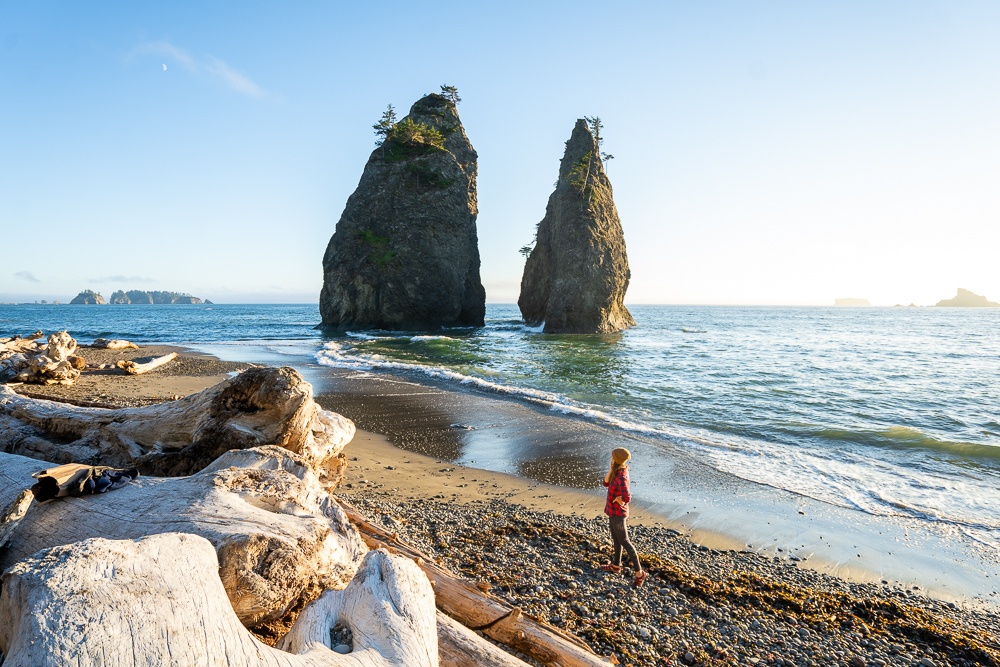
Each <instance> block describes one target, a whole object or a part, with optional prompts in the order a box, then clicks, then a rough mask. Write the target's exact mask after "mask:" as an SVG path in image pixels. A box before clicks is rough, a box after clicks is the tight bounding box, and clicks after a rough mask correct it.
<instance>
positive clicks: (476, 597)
mask: <svg viewBox="0 0 1000 667" xmlns="http://www.w3.org/2000/svg"><path fill="white" fill-rule="evenodd" d="M340 504H341V506H342V507H343V508H344V509H345V511H346V512H347V516H348V518H349V519H350V520H351V522H352V523H354V524H355V525H356V526H357V527H358V529H359V530H360V531H361V534H362V536H363V538H364V540H365V543H366V544H368V546H370V547H372V548H379V547H387V548H389V549H391V550H393V552H394V553H399V554H401V555H404V556H407V557H409V558H412V559H414V561H415V562H416V563H417V565H418V566H420V569H422V570H423V571H424V573H425V574H426V575H427V578H428V579H430V580H431V583H432V584H433V585H434V594H435V598H436V601H437V606H438V608H439V609H440V610H441V611H443V612H444V613H446V614H447V615H448V616H451V617H452V618H454V619H455V620H457V621H459V622H460V623H462V624H463V625H465V626H467V627H469V628H478V629H481V630H482V632H483V634H485V635H487V636H488V637H490V638H491V639H495V640H496V641H498V642H500V643H502V644H506V645H507V646H510V647H512V648H514V649H516V650H518V651H520V652H521V653H524V654H525V655H528V656H531V657H532V658H534V659H535V660H538V661H539V662H541V663H542V664H544V665H553V667H555V666H559V667H606V666H607V665H609V664H612V663H610V662H609V661H608V660H607V659H605V658H602V657H600V656H598V655H596V654H595V653H594V652H593V651H592V650H591V649H590V647H588V646H587V645H586V644H584V643H583V642H582V641H581V640H580V639H578V638H576V637H573V636H572V635H569V634H566V633H564V632H562V631H561V630H559V629H557V628H555V627H553V626H551V625H548V624H547V623H543V622H542V621H539V620H537V619H534V618H532V617H530V616H527V615H525V614H524V613H522V612H521V610H520V609H519V608H517V607H511V606H510V605H509V604H507V603H506V602H504V601H503V600H500V599H499V598H497V597H495V596H493V595H490V594H488V593H485V592H483V591H481V590H479V589H478V588H477V587H476V586H475V585H474V584H473V583H472V582H470V581H467V580H464V579H460V578H458V577H456V576H455V575H454V574H452V573H451V572H449V571H448V570H446V569H444V568H442V567H441V566H439V565H437V564H436V563H434V561H433V560H431V559H430V558H428V557H427V556H426V555H425V554H423V553H421V552H420V551H419V550H417V549H415V548H414V547H412V546H410V545H408V544H406V543H405V542H402V541H401V540H400V539H399V538H398V536H396V535H394V534H391V533H389V532H387V531H385V530H383V529H381V528H379V527H378V526H375V525H373V524H371V523H370V522H368V521H367V520H366V519H365V518H364V517H363V516H361V515H360V514H359V513H358V512H357V510H355V509H354V508H353V507H351V506H350V505H349V504H347V503H345V502H344V501H340Z"/></svg>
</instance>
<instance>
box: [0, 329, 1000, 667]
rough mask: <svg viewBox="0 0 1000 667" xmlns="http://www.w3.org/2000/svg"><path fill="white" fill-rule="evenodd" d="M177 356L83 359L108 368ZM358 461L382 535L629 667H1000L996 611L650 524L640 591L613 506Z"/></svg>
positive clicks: (115, 391) (359, 444) (102, 392)
mask: <svg viewBox="0 0 1000 667" xmlns="http://www.w3.org/2000/svg"><path fill="white" fill-rule="evenodd" d="M166 349H167V348H160V347H145V348H143V349H141V350H139V351H132V352H126V353H121V352H108V351H96V350H84V351H83V354H84V356H85V357H86V358H87V359H88V363H93V364H94V365H98V366H99V365H100V364H106V363H110V362H112V361H115V360H117V359H118V358H124V357H125V356H135V357H140V356H150V355H154V354H162V353H163V351H164V350H166ZM169 349H170V350H173V349H175V348H169ZM104 357H107V359H105V358H104ZM248 365H249V364H245V363H242V364H237V363H231V362H223V361H219V360H218V359H215V358H214V357H211V356H208V355H200V354H191V353H188V352H185V353H182V355H181V357H180V358H179V359H178V360H177V363H176V364H170V365H167V366H165V367H163V368H161V369H157V370H156V371H153V372H151V373H149V374H148V375H144V376H141V377H128V376H123V375H120V374H118V373H116V372H114V371H113V370H111V369H109V368H104V369H100V368H96V369H92V370H90V371H87V372H85V373H84V374H83V376H81V379H80V381H79V382H78V383H77V384H76V385H74V386H73V387H69V388H64V387H48V388H38V387H28V386H19V387H15V388H16V389H17V390H18V391H23V392H24V393H27V394H34V395H39V397H43V396H44V397H49V398H54V399H63V400H65V399H69V400H72V401H75V402H78V403H92V404H95V405H97V404H100V405H109V406H122V405H142V404H147V403H150V402H157V401H163V400H171V399H173V398H175V397H178V396H183V395H186V394H188V393H192V392H195V391H199V390H201V389H204V388H206V387H208V386H211V385H213V384H215V383H216V382H218V381H221V380H222V379H225V378H226V377H227V374H229V373H233V372H237V371H239V370H241V369H242V368H245V367H247V366H248ZM327 407H331V409H332V408H333V406H327ZM345 453H346V454H347V456H348V458H349V467H348V472H347V476H346V477H345V479H344V482H343V484H342V485H341V487H340V488H339V489H338V490H337V495H339V496H340V497H341V498H343V499H344V500H346V501H347V502H349V503H351V504H352V505H354V506H355V507H357V508H358V509H359V510H360V511H361V513H362V514H364V515H365V516H367V517H368V518H369V520H370V521H372V522H373V523H376V524H379V525H381V526H383V527H384V528H386V529H387V530H389V531H391V532H394V533H397V534H398V535H399V537H400V539H402V540H404V541H406V542H408V543H409V544H411V545H413V546H414V547H416V548H418V549H420V550H421V551H423V552H424V553H425V554H427V556H428V557H429V558H432V559H434V560H435V561H437V562H438V563H440V564H441V565H443V566H445V567H447V568H448V569H450V570H452V571H453V572H455V573H457V574H459V575H461V576H464V577H466V578H469V579H470V580H473V581H475V582H477V583H479V584H480V587H481V588H488V589H489V590H490V591H491V592H492V593H493V594H494V595H497V596H499V597H501V598H502V599H504V600H505V601H506V602H508V603H509V604H511V605H513V606H516V607H519V608H520V609H522V610H523V612H524V613H526V614H530V615H532V616H534V617H536V618H538V619H541V620H544V621H546V622H548V623H550V624H552V625H554V626H556V627H558V628H561V629H563V630H565V631H566V632H569V633H571V634H573V635H576V636H578V637H579V638H581V639H582V640H583V641H584V642H586V643H587V644H588V645H589V646H590V647H591V648H592V649H593V650H594V651H595V652H596V653H598V654H600V655H603V656H608V657H609V658H612V657H613V660H614V661H617V662H618V663H620V664H624V665H635V666H639V665H642V666H646V665H650V666H652V665H778V666H783V665H804V666H811V665H830V666H833V665H839V666H850V667H867V666H869V665H878V666H880V667H881V666H884V665H921V666H923V667H932V666H936V665H998V664H1000V645H998V641H997V637H998V636H1000V616H998V614H997V613H996V611H995V610H994V609H992V608H989V607H985V606H982V605H972V604H956V603H955V602H949V601H944V600H940V599H935V598H932V597H928V596H925V595H923V594H922V592H921V591H920V590H919V589H913V588H911V587H903V586H900V585H891V584H888V583H879V582H877V581H849V580H847V579H844V578H841V577H837V576H832V575H829V574H824V573H821V572H818V571H816V570H814V569H811V568H810V567H809V563H807V562H803V561H797V560H794V559H792V558H789V557H787V556H786V557H779V556H774V555H771V554H762V553H758V552H756V551H755V550H753V549H752V545H739V544H735V543H732V542H731V541H729V542H727V541H725V540H721V539H720V540H712V539H703V538H707V537H710V536H705V535H691V534H685V533H682V532H679V531H678V530H676V529H674V528H673V527H671V526H670V525H669V522H667V521H666V520H663V519H662V517H659V516H657V515H656V514H654V513H651V512H648V511H645V510H642V509H641V508H637V511H636V512H634V515H633V517H632V518H631V519H630V526H631V534H632V539H633V542H634V543H635V545H636V547H637V549H638V550H639V552H640V554H641V557H642V559H643V562H644V564H645V565H646V567H647V569H648V571H649V573H650V574H649V577H648V579H647V581H646V582H645V584H644V585H643V586H642V587H639V588H636V587H634V586H633V585H632V577H631V572H630V570H628V569H626V570H625V571H624V572H623V573H621V574H609V573H605V572H602V571H601V570H600V565H601V564H602V563H604V562H606V561H607V560H608V558H609V555H610V549H611V541H610V537H609V535H608V529H607V519H606V517H604V516H603V515H602V514H601V509H602V508H603V496H601V495H600V494H597V493H591V492H587V491H585V490H573V489H568V488H564V487H560V486H553V485H545V484H540V483H537V482H533V481H530V480H526V479H523V478H519V477H513V476H510V475H504V474H500V473H491V472H486V471H482V470H477V469H474V468H464V467H462V466H458V465H454V464H452V463H449V462H448V461H446V460H444V459H439V458H435V457H433V456H426V455H421V454H417V453H414V452H409V451H406V450H402V449H399V448H396V447H394V446H393V445H392V444H391V443H390V442H389V441H388V440H386V438H385V437H383V436H380V435H378V434H376V433H371V432H366V431H359V432H358V435H357V437H356V438H355V440H354V441H353V442H352V443H351V444H350V445H348V448H347V449H346V450H345ZM692 538H695V539H692Z"/></svg>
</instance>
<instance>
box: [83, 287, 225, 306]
mask: <svg viewBox="0 0 1000 667" xmlns="http://www.w3.org/2000/svg"><path fill="white" fill-rule="evenodd" d="M69 303H70V305H77V306H79V305H97V306H103V305H106V304H109V303H110V304H114V305H121V304H148V305H172V304H199V303H206V304H211V303H212V302H211V301H209V300H207V299H206V300H204V301H203V300H202V299H200V298H198V297H196V296H191V295H190V294H187V293H185V292H165V291H160V290H154V291H152V292H147V291H145V290H129V291H127V292H126V291H124V290H118V291H116V292H114V293H113V294H112V295H111V297H110V298H109V299H107V300H106V299H105V298H104V296H103V295H102V294H101V293H100V292H95V291H94V290H89V289H85V290H83V291H82V292H80V293H79V294H77V295H76V296H75V297H73V300H72V301H70V302H69Z"/></svg>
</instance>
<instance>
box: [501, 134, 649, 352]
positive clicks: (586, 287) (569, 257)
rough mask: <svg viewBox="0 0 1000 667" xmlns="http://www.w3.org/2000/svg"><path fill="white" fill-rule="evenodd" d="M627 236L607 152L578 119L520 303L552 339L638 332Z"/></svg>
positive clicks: (526, 316)
mask: <svg viewBox="0 0 1000 667" xmlns="http://www.w3.org/2000/svg"><path fill="white" fill-rule="evenodd" d="M630 275H631V274H630V272H629V268H628V257H627V256H626V254H625V235H624V233H623V232H622V225H621V221H620V220H619V219H618V211H617V209H616V208H615V202H614V198H613V197H612V192H611V183H610V181H608V177H607V174H606V173H605V172H604V165H603V164H602V163H601V157H600V147H599V146H598V143H597V140H596V139H595V137H594V135H593V134H592V133H591V131H590V128H589V127H588V125H587V122H586V121H585V120H583V119H580V120H578V121H576V126H575V127H574V128H573V134H572V136H571V137H570V139H569V141H567V142H566V153H565V154H564V155H563V159H562V162H561V163H560V165H559V181H558V183H557V184H556V189H555V191H554V192H553V193H552V195H551V196H550V197H549V203H548V206H546V208H545V217H544V218H542V221H541V222H540V223H539V224H538V232H537V236H536V241H535V247H534V249H532V251H531V254H530V255H529V256H528V261H527V262H526V263H525V265H524V275H523V277H522V278H521V296H520V298H518V300H517V305H518V307H519V308H520V309H521V315H522V316H523V317H524V320H525V321H526V322H527V323H528V324H530V325H532V326H538V325H540V324H542V323H543V322H544V324H545V327H544V331H545V332H546V333H611V332H614V331H620V330H622V329H626V328H628V327H631V326H635V320H633V319H632V315H631V314H630V313H629V312H628V310H627V309H626V308H625V306H624V304H623V300H624V298H625V291H626V290H627V289H628V283H629V278H630Z"/></svg>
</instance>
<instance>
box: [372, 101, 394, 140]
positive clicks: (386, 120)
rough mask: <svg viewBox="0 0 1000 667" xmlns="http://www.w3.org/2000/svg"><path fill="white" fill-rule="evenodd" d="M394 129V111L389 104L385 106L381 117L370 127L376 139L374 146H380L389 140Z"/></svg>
mask: <svg viewBox="0 0 1000 667" xmlns="http://www.w3.org/2000/svg"><path fill="white" fill-rule="evenodd" d="M395 127H396V110H395V109H394V108H393V106H392V105H391V104H389V105H387V106H386V108H385V111H383V112H382V117H381V118H380V119H379V121H378V122H377V123H375V124H374V125H372V129H373V130H375V136H376V137H378V138H377V139H376V140H375V145H376V146H381V145H382V144H384V143H385V140H386V139H388V138H389V135H390V134H392V130H393V128H395Z"/></svg>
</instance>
